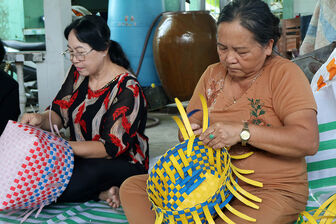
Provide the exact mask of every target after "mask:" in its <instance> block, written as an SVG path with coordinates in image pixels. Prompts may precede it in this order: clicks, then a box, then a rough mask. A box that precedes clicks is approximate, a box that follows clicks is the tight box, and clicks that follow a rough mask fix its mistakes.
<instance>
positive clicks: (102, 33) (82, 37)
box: [64, 15, 132, 71]
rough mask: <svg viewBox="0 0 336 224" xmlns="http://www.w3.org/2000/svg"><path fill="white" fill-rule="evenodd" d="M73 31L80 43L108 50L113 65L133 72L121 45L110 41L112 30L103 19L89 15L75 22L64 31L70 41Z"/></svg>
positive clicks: (96, 48) (95, 48) (97, 49)
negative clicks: (70, 34)
mask: <svg viewBox="0 0 336 224" xmlns="http://www.w3.org/2000/svg"><path fill="white" fill-rule="evenodd" d="M71 30H74V31H75V35H76V37H77V39H78V40H79V41H80V42H83V43H87V44H88V45H90V46H91V47H92V48H93V49H94V50H96V51H104V50H106V49H107V48H108V49H109V50H108V53H109V56H110V59H111V61H112V62H113V63H116V64H117V65H120V66H122V67H124V68H125V69H128V70H130V71H132V69H131V67H130V62H129V61H128V59H127V57H126V55H125V53H124V51H123V50H122V47H121V46H120V44H119V43H118V42H116V41H113V40H110V33H111V31H110V28H109V27H108V26H107V23H106V22H105V20H104V19H103V18H102V17H100V16H94V15H87V16H83V17H81V18H79V19H77V20H75V21H73V22H72V23H71V24H70V25H68V26H67V27H66V28H65V30H64V36H65V38H66V39H68V37H69V33H70V32H71Z"/></svg>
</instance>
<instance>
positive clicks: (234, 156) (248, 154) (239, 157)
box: [231, 152, 253, 159]
mask: <svg viewBox="0 0 336 224" xmlns="http://www.w3.org/2000/svg"><path fill="white" fill-rule="evenodd" d="M252 154H253V152H248V153H245V154H242V155H231V159H246V158H247V157H249V156H250V155H252Z"/></svg>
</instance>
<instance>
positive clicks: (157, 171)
mask: <svg viewBox="0 0 336 224" xmlns="http://www.w3.org/2000/svg"><path fill="white" fill-rule="evenodd" d="M156 173H157V175H158V176H159V177H160V180H161V181H162V182H163V185H164V187H165V188H166V189H168V184H167V181H166V178H164V176H163V174H162V172H161V170H160V169H157V170H156ZM154 183H155V186H157V181H155V182H154ZM158 189H161V187H160V188H158ZM164 195H165V196H166V197H167V195H166V194H164Z"/></svg>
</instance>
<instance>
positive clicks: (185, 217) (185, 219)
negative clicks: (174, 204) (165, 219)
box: [180, 214, 189, 224]
mask: <svg viewBox="0 0 336 224" xmlns="http://www.w3.org/2000/svg"><path fill="white" fill-rule="evenodd" d="M180 219H181V222H182V224H189V222H188V220H187V216H186V215H185V214H181V215H180Z"/></svg>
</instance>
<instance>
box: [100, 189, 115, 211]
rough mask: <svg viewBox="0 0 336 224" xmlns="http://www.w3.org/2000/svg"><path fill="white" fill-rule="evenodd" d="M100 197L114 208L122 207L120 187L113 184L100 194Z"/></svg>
mask: <svg viewBox="0 0 336 224" xmlns="http://www.w3.org/2000/svg"><path fill="white" fill-rule="evenodd" d="M99 199H100V200H103V201H106V202H107V203H108V204H109V206H111V207H112V208H119V207H120V198H119V187H116V186H113V187H111V188H110V189H108V190H107V191H103V192H101V193H100V194H99Z"/></svg>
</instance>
